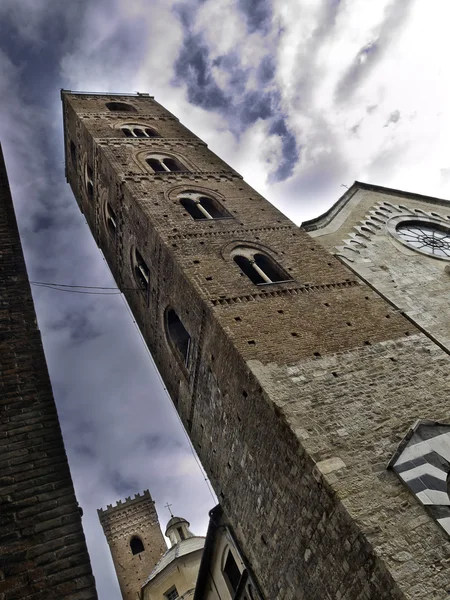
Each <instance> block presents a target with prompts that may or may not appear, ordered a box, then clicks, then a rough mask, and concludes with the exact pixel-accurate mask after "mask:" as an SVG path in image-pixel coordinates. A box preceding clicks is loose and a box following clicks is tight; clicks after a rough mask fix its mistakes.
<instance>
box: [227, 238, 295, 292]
mask: <svg viewBox="0 0 450 600" xmlns="http://www.w3.org/2000/svg"><path fill="white" fill-rule="evenodd" d="M232 256H233V260H234V262H235V263H236V264H237V265H238V267H239V268H240V269H241V271H242V272H243V273H244V274H245V275H247V277H248V278H249V279H250V280H251V281H252V282H253V283H254V284H255V285H265V284H267V283H280V282H282V281H291V279H292V278H291V277H290V276H289V275H288V274H287V273H286V272H285V271H284V270H283V269H282V268H281V267H280V265H279V264H278V263H277V262H275V261H274V260H273V258H271V257H270V256H268V255H267V254H262V253H261V252H258V251H257V250H256V249H255V248H249V247H245V246H240V247H238V248H236V249H235V250H234V251H233V254H232Z"/></svg>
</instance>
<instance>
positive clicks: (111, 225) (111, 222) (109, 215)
mask: <svg viewBox="0 0 450 600" xmlns="http://www.w3.org/2000/svg"><path fill="white" fill-rule="evenodd" d="M106 224H107V226H108V231H109V233H110V234H111V235H112V236H113V237H115V236H116V231H117V218H116V213H115V212H114V210H113V208H112V206H111V205H110V203H109V202H107V203H106Z"/></svg>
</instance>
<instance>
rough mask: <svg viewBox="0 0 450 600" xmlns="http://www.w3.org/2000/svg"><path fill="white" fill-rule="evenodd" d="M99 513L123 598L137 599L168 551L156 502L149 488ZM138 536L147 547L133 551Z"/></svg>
mask: <svg viewBox="0 0 450 600" xmlns="http://www.w3.org/2000/svg"><path fill="white" fill-rule="evenodd" d="M98 516H99V519H100V523H101V524H102V527H103V531H104V533H105V536H106V539H107V540H108V545H109V548H110V550H111V555H112V558H113V562H114V568H115V570H116V574H117V579H118V580H119V585H120V590H121V592H122V597H123V599H124V600H136V598H138V597H139V593H140V590H141V586H142V585H143V584H144V583H145V581H146V579H147V577H148V576H149V575H150V573H151V571H152V569H153V567H154V566H155V565H156V563H157V562H158V561H159V559H160V558H161V556H162V554H163V553H164V552H165V551H166V550H167V546H166V543H165V541H164V538H163V535H162V533H161V529H160V527H159V521H158V516H157V514H156V510H155V503H154V501H153V500H152V498H151V496H150V492H149V491H148V490H145V492H144V493H143V494H142V495H141V494H135V496H134V498H131V497H130V498H127V499H126V500H125V501H123V502H122V501H120V500H119V502H117V504H116V505H114V506H112V505H109V506H108V507H107V508H106V510H102V509H100V510H99V511H98ZM136 536H137V537H138V538H139V539H140V540H141V542H142V544H143V550H142V552H139V553H136V554H133V552H132V549H131V546H130V542H131V540H132V538H133V537H136Z"/></svg>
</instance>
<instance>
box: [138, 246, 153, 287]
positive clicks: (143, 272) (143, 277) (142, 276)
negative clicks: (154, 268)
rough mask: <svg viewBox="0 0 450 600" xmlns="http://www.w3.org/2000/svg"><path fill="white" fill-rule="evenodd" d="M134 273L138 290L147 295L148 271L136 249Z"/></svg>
mask: <svg viewBox="0 0 450 600" xmlns="http://www.w3.org/2000/svg"><path fill="white" fill-rule="evenodd" d="M134 273H135V275H136V279H137V280H138V283H139V287H140V289H141V290H142V291H143V292H145V293H147V292H148V287H149V283H150V269H149V268H148V267H147V264H146V263H145V261H144V259H143V258H142V256H141V253H140V252H139V251H138V250H136V249H135V250H134Z"/></svg>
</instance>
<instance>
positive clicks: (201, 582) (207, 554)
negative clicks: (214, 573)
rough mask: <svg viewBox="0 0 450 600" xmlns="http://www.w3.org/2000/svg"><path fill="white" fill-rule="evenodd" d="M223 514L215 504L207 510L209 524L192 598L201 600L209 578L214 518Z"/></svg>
mask: <svg viewBox="0 0 450 600" xmlns="http://www.w3.org/2000/svg"><path fill="white" fill-rule="evenodd" d="M222 514H223V510H222V507H221V506H220V504H217V506H215V507H214V508H213V509H211V510H210V511H209V525H208V531H207V533H206V540H205V545H204V547H203V556H202V560H201V562H200V568H199V570H198V575H197V583H196V584H195V592H194V598H193V600H203V595H204V591H205V587H206V583H207V581H208V578H209V565H210V562H211V557H212V552H213V548H214V540H215V537H216V533H217V529H218V527H219V526H218V523H217V522H216V520H215V519H218V520H219V519H220V517H221V516H222Z"/></svg>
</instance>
